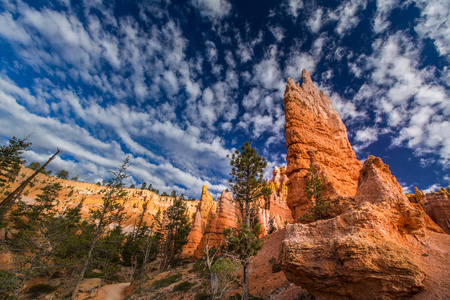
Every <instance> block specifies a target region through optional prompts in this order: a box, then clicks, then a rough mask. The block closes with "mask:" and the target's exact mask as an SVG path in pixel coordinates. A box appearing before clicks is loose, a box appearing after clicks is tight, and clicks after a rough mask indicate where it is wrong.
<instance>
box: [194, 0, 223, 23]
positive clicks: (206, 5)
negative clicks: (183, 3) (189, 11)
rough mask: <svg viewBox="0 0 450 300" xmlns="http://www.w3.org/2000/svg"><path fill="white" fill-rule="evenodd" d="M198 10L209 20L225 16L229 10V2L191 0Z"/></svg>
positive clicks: (220, 0)
mask: <svg viewBox="0 0 450 300" xmlns="http://www.w3.org/2000/svg"><path fill="white" fill-rule="evenodd" d="M191 3H192V5H193V6H194V7H195V8H196V9H197V10H198V12H199V13H200V14H201V15H202V16H204V17H208V18H209V19H211V20H218V19H222V18H224V17H226V16H227V15H228V14H229V13H230V12H231V3H230V2H229V1H228V0H191Z"/></svg>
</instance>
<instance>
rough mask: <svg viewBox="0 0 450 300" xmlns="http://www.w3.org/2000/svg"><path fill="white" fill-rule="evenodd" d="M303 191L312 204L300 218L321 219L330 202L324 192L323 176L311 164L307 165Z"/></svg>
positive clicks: (329, 208)
mask: <svg viewBox="0 0 450 300" xmlns="http://www.w3.org/2000/svg"><path fill="white" fill-rule="evenodd" d="M304 191H305V193H306V195H307V196H308V199H309V200H310V201H311V202H312V203H313V204H312V207H311V208H310V209H309V210H308V212H307V213H306V214H304V215H303V216H302V219H314V220H322V219H323V218H324V217H325V216H326V215H327V213H328V212H329V211H330V210H331V204H330V202H329V201H328V200H329V198H328V197H327V196H326V193H325V178H324V177H323V175H322V174H320V173H319V172H318V171H317V170H316V168H315V167H314V166H313V165H310V166H309V169H308V174H307V180H306V185H305V188H304Z"/></svg>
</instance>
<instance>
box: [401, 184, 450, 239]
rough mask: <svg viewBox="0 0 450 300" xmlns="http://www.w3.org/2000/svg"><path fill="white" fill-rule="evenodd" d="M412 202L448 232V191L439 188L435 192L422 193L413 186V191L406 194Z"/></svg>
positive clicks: (449, 196)
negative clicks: (410, 193)
mask: <svg viewBox="0 0 450 300" xmlns="http://www.w3.org/2000/svg"><path fill="white" fill-rule="evenodd" d="M408 198H409V200H410V201H411V202H412V203H416V204H418V205H420V206H421V207H422V208H423V210H424V211H425V212H426V213H427V215H428V216H430V218H431V219H432V220H433V221H434V222H435V223H436V224H437V225H439V226H440V228H442V229H443V230H444V231H445V232H446V233H448V234H450V193H448V192H447V191H446V190H445V189H444V188H441V189H440V190H439V191H438V192H437V193H426V194H425V193H424V192H422V191H420V190H419V189H418V188H415V193H414V194H412V195H408Z"/></svg>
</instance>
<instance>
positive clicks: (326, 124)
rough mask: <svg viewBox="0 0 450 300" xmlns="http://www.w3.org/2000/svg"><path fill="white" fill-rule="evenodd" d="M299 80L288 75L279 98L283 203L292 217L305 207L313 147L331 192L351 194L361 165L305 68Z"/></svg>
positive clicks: (356, 182) (353, 192)
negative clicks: (284, 177) (284, 182)
mask: <svg viewBox="0 0 450 300" xmlns="http://www.w3.org/2000/svg"><path fill="white" fill-rule="evenodd" d="M302 81H303V83H302V86H300V84H297V85H296V84H295V83H294V80H292V79H291V78H289V79H288V83H287V85H286V90H285V93H284V100H283V102H284V106H285V110H284V113H285V118H286V125H285V135H286V146H287V162H288V165H287V171H286V175H287V176H288V177H289V183H288V190H289V192H288V198H287V203H288V205H289V207H290V209H291V210H292V215H293V217H294V218H297V217H299V216H301V215H302V214H303V213H304V212H306V211H307V210H308V208H309V203H308V199H307V197H306V195H305V193H304V191H303V188H304V186H305V183H306V174H307V172H308V168H309V165H310V156H309V154H308V151H309V150H317V152H316V153H315V154H314V160H315V162H316V164H317V165H318V166H319V167H320V171H321V172H323V174H324V175H325V176H326V180H327V182H326V186H327V190H328V192H329V193H330V194H332V195H339V196H354V195H355V194H356V188H357V184H358V175H359V170H360V169H361V167H362V164H361V162H360V161H359V160H358V159H356V156H355V152H354V151H353V149H352V147H351V145H350V143H349V141H348V137H347V128H346V127H345V125H344V123H343V122H342V120H341V118H340V117H339V113H338V112H337V111H336V110H335V109H334V107H333V103H332V102H331V100H330V98H328V97H327V96H326V95H325V93H323V92H322V91H321V92H319V91H318V90H317V88H316V87H315V86H314V84H313V82H312V80H311V76H310V75H309V73H308V71H306V70H303V71H302ZM313 152H314V151H313ZM311 153H312V152H311Z"/></svg>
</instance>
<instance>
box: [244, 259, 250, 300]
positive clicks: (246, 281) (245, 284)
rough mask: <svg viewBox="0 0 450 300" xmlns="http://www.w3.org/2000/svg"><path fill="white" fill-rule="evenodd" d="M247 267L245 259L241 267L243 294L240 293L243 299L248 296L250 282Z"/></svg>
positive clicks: (245, 299) (246, 298) (246, 299)
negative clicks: (242, 271)
mask: <svg viewBox="0 0 450 300" xmlns="http://www.w3.org/2000/svg"><path fill="white" fill-rule="evenodd" d="M248 267H249V263H248V261H245V262H244V263H243V269H244V282H243V288H244V291H243V295H242V299H243V300H248V298H249V284H250V275H249V273H248Z"/></svg>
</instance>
